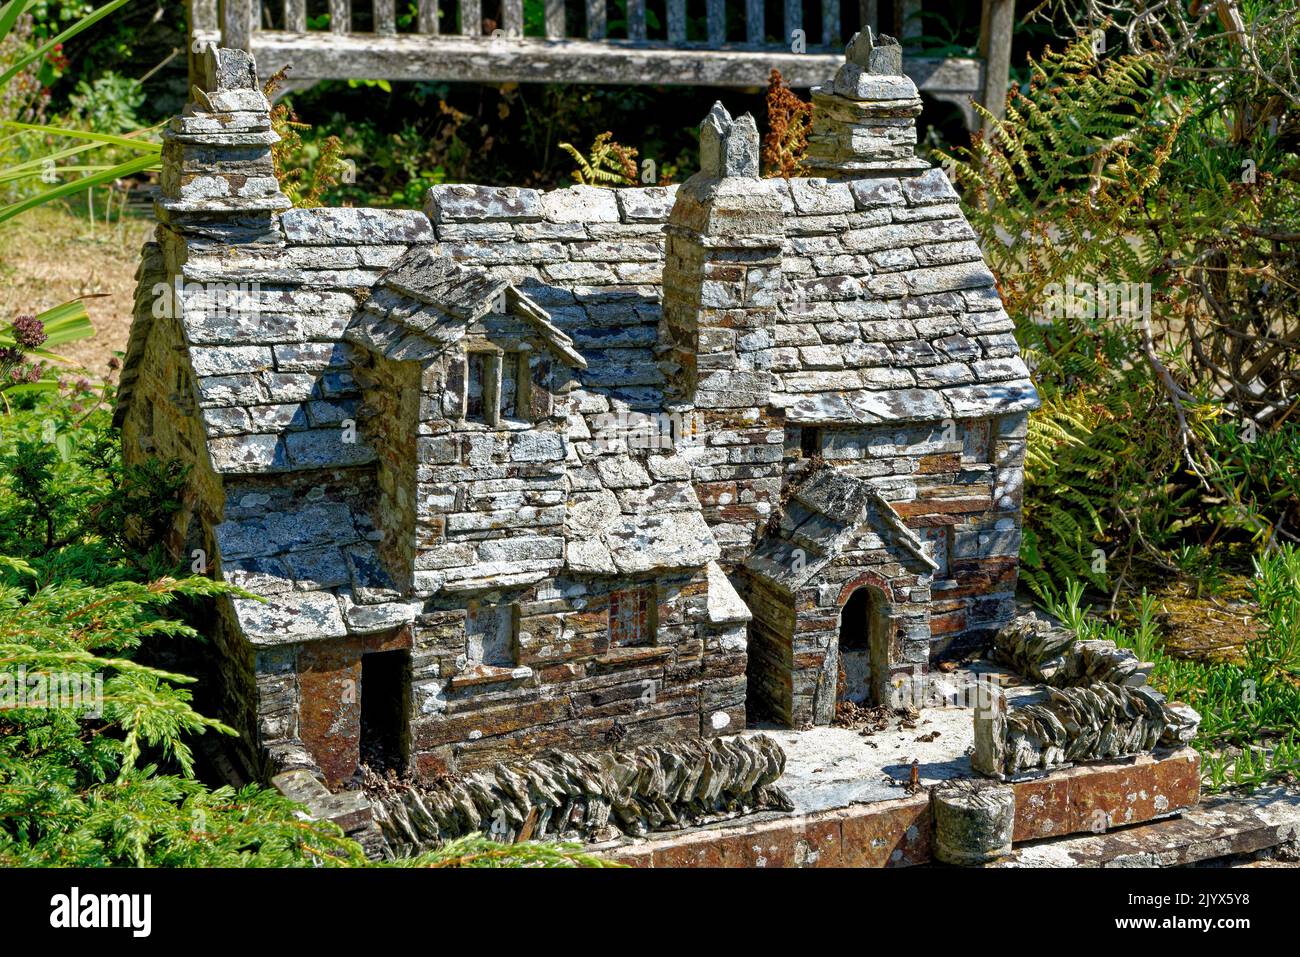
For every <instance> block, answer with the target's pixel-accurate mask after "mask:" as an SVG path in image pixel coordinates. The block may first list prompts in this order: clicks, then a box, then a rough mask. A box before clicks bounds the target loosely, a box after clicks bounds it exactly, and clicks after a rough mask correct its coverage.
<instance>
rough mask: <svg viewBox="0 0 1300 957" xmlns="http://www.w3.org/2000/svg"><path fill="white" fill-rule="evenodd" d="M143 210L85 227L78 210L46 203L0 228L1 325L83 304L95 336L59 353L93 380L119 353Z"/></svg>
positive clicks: (147, 234) (147, 230) (148, 229)
mask: <svg viewBox="0 0 1300 957" xmlns="http://www.w3.org/2000/svg"><path fill="white" fill-rule="evenodd" d="M153 229H154V222H153V218H152V216H151V215H150V214H149V213H148V212H147V211H142V212H130V211H128V213H127V214H126V216H124V217H121V218H120V219H119V218H118V217H117V216H116V215H114V217H113V222H111V223H108V224H106V223H104V222H103V221H102V220H100V221H98V222H95V223H93V224H92V223H91V221H90V218H89V217H88V216H87V215H86V213H85V212H84V211H81V212H80V214H78V213H77V212H76V211H74V209H72V208H69V207H65V206H59V205H50V206H44V207H37V208H36V209H32V210H29V211H28V212H26V213H23V214H22V215H21V216H18V217H17V218H15V219H12V220H10V221H8V222H6V223H2V224H0V320H3V321H5V322H9V321H11V320H12V319H13V318H14V317H15V316H18V315H22V314H24V313H30V314H34V313H38V312H40V311H42V310H44V309H48V308H50V307H51V306H57V305H59V304H60V303H63V302H67V301H68V300H70V299H76V298H78V297H80V296H88V297H89V296H94V297H96V298H88V299H87V300H86V311H87V312H88V313H89V314H90V321H91V323H92V324H93V325H94V327H95V334H94V335H93V336H92V337H91V338H89V339H84V340H82V341H80V342H74V343H71V344H69V345H67V346H65V347H63V348H62V349H60V350H59V352H60V353H61V354H62V355H64V356H66V357H67V358H68V359H69V360H70V361H71V364H70V365H69V366H68V368H69V369H70V370H71V369H74V368H79V367H84V368H85V369H86V370H88V371H89V372H91V373H92V374H93V377H94V378H99V377H101V376H103V375H104V374H105V373H107V372H108V361H109V359H111V358H112V356H113V354H114V353H115V352H123V351H125V349H126V339H127V334H128V333H129V331H130V329H131V313H132V306H133V302H134V298H135V269H136V265H137V264H138V263H139V261H140V245H141V244H142V243H143V242H145V240H146V239H149V238H151V237H152V235H153Z"/></svg>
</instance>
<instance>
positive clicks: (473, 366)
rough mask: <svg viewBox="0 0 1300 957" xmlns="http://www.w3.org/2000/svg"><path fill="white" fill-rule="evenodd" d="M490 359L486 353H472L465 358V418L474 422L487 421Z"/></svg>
mask: <svg viewBox="0 0 1300 957" xmlns="http://www.w3.org/2000/svg"><path fill="white" fill-rule="evenodd" d="M489 358H490V356H488V354H487V353H484V352H471V353H470V354H469V355H467V356H466V357H465V418H467V419H469V420H470V421H472V422H486V421H487V420H486V419H485V418H484V417H483V416H484V414H483V410H484V407H485V406H484V398H485V395H484V393H485V385H486V383H487V366H488V359H489Z"/></svg>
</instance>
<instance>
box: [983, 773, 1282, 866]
mask: <svg viewBox="0 0 1300 957" xmlns="http://www.w3.org/2000/svg"><path fill="white" fill-rule="evenodd" d="M1297 838H1300V792H1297V791H1295V790H1292V789H1286V788H1273V789H1269V790H1267V791H1262V792H1259V793H1258V794H1256V795H1255V796H1252V797H1221V798H1211V799H1208V800H1206V801H1204V802H1203V803H1201V804H1199V805H1197V806H1196V807H1194V808H1192V809H1190V810H1188V811H1184V812H1183V813H1182V814H1180V815H1179V816H1177V817H1171V818H1165V819H1164V820H1159V821H1150V822H1148V823H1145V824H1136V825H1134V826H1132V827H1128V828H1123V829H1121V830H1116V831H1110V832H1108V833H1105V834H1082V835H1075V836H1073V837H1062V838H1053V839H1050V840H1045V841H1035V842H1032V843H1028V844H1023V845H1021V846H1019V847H1016V848H1015V849H1014V850H1013V851H1012V852H1011V853H1010V854H1009V855H1007V856H1006V857H1003V858H1000V859H999V860H997V861H994V862H991V863H989V864H987V865H985V866H986V867H1185V866H1187V865H1189V864H1195V863H1198V862H1201V861H1210V860H1215V859H1217V858H1224V857H1231V856H1235V855H1240V854H1251V853H1254V852H1256V851H1261V850H1265V849H1267V848H1272V847H1278V846H1279V845H1282V844H1287V843H1293V842H1295V841H1296V840H1297Z"/></svg>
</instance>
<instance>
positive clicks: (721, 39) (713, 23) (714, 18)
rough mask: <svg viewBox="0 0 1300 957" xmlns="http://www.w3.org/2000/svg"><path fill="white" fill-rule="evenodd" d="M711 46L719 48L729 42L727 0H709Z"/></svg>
mask: <svg viewBox="0 0 1300 957" xmlns="http://www.w3.org/2000/svg"><path fill="white" fill-rule="evenodd" d="M708 18H709V46H710V47H713V48H717V47H720V46H722V45H723V44H724V43H726V42H727V5H726V2H725V0H708Z"/></svg>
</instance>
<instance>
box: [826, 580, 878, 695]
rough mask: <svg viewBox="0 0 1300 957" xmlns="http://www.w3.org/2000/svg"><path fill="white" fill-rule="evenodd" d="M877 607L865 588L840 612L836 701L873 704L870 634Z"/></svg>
mask: <svg viewBox="0 0 1300 957" xmlns="http://www.w3.org/2000/svg"><path fill="white" fill-rule="evenodd" d="M877 607H878V606H877V603H876V601H875V600H874V596H873V595H872V589H871V587H870V586H868V585H863V586H861V587H859V588H858V589H857V591H855V592H853V594H852V595H850V596H849V600H848V601H846V602H845V603H844V607H843V608H842V609H841V610H840V642H839V644H840V648H839V651H840V662H839V672H840V674H839V681H838V682H837V684H838V685H839V687H838V688H837V695H836V697H837V698H839V699H840V700H842V701H852V702H854V703H855V704H870V703H871V634H872V627H873V624H874V619H875V617H876V611H877Z"/></svg>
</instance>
